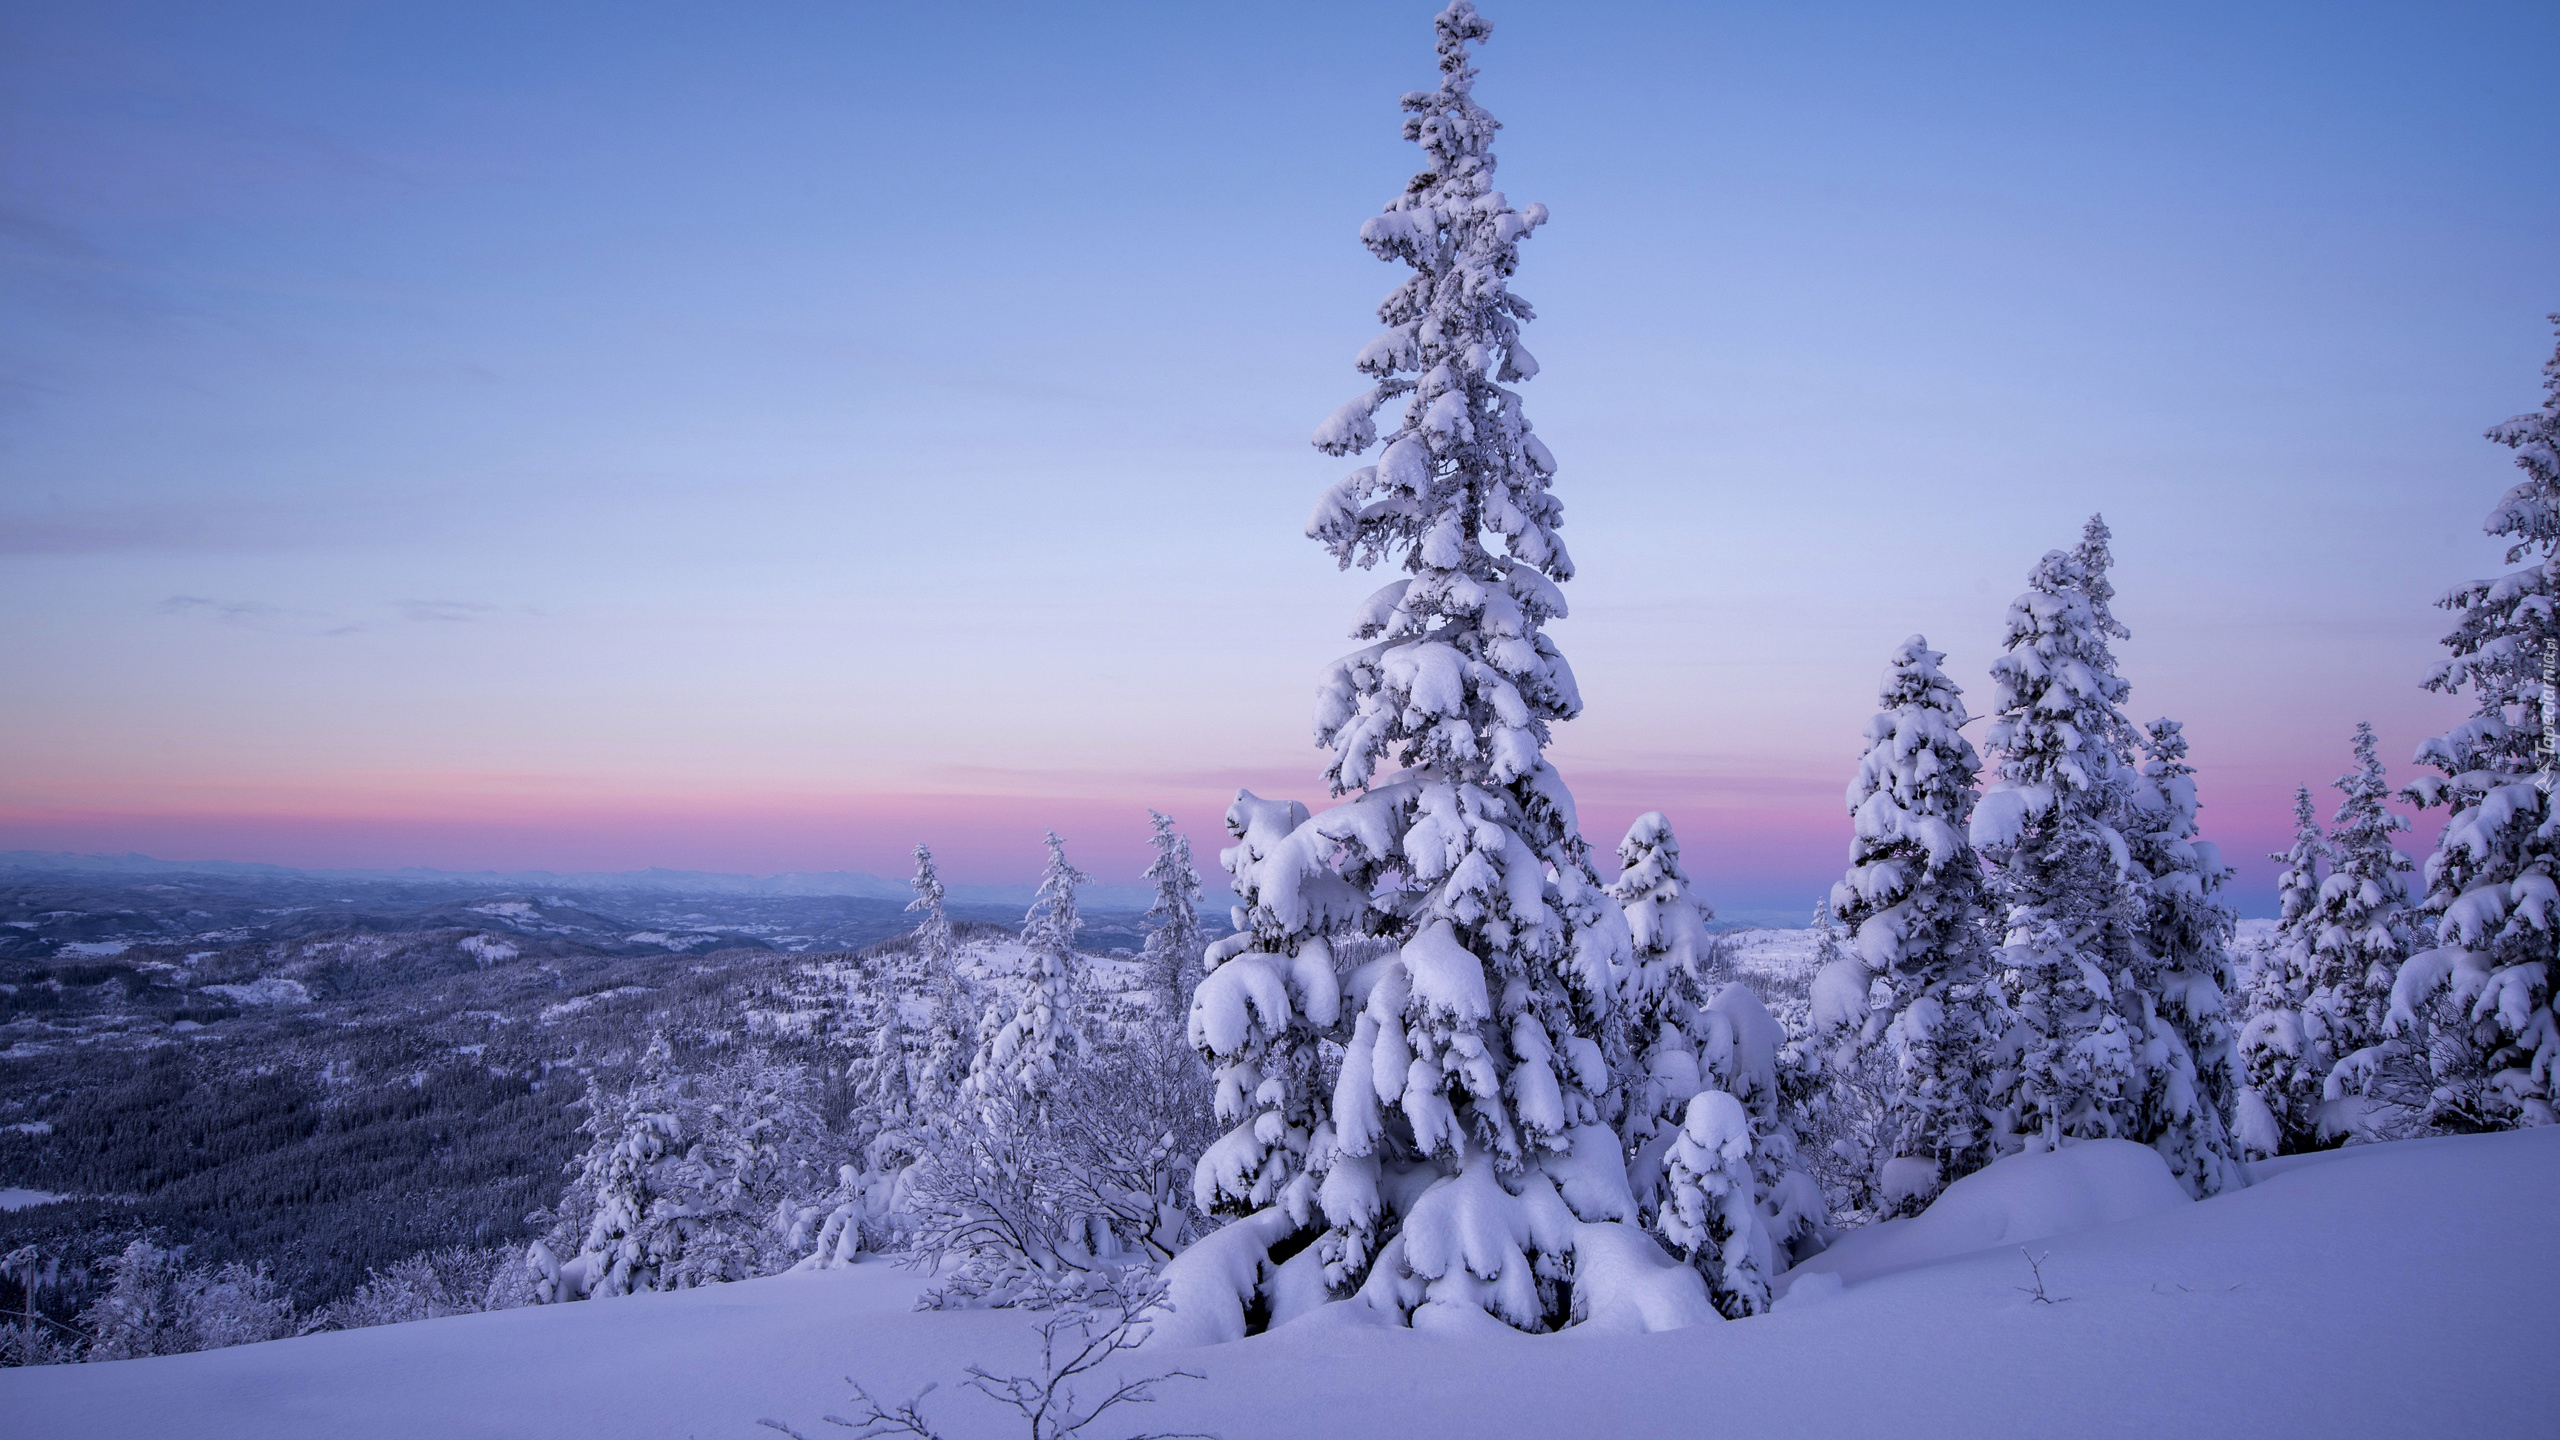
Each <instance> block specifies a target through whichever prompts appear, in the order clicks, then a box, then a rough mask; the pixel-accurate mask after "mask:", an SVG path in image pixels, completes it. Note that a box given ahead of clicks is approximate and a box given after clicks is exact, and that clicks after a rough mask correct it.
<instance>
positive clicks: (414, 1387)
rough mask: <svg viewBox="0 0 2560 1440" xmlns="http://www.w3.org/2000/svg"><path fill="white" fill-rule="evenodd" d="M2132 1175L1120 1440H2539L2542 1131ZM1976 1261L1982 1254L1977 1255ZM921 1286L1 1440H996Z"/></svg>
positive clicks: (2041, 1185) (510, 1340)
mask: <svg viewBox="0 0 2560 1440" xmlns="http://www.w3.org/2000/svg"><path fill="white" fill-rule="evenodd" d="M2130 1148H2131V1147H2112V1146H2103V1145H2092V1146H2084V1147H2076V1149H2077V1150H2079V1151H2083V1152H2086V1159H2085V1161H2084V1160H2079V1159H2074V1158H2073V1152H2065V1154H2064V1156H2062V1157H2059V1159H2053V1158H2043V1159H2036V1160H2033V1161H2031V1162H2030V1163H2026V1164H2018V1163H2015V1162H2006V1161H2004V1162H2002V1165H2001V1166H1998V1167H1994V1170H1993V1171H1992V1172H1989V1173H1988V1174H1986V1175H1985V1176H1983V1177H1981V1178H1980V1180H1979V1181H1978V1182H1968V1185H1969V1187H1970V1188H1969V1189H1967V1188H1966V1187H1959V1189H1960V1190H1962V1191H1963V1192H1964V1198H1963V1201H1962V1206H1961V1209H1962V1212H1963V1213H1962V1214H1956V1213H1955V1212H1954V1211H1952V1210H1951V1211H1950V1212H1949V1213H1948V1214H1947V1215H1945V1216H1942V1217H1940V1218H1939V1219H1938V1220H1937V1221H1935V1222H1934V1223H1933V1222H1932V1220H1931V1217H1929V1216H1923V1217H1920V1218H1919V1219H1917V1220H1914V1221H1911V1222H1906V1225H1905V1227H1904V1229H1903V1230H1901V1231H1899V1232H1888V1231H1885V1230H1881V1229H1880V1230H1879V1231H1877V1232H1875V1233H1874V1235H1873V1237H1872V1238H1868V1239H1863V1240H1854V1239H1853V1240H1852V1241H1850V1242H1847V1244H1846V1245H1844V1246H1843V1247H1842V1248H1841V1249H1840V1250H1839V1251H1838V1252H1836V1253H1835V1255H1834V1256H1833V1257H1832V1261H1833V1265H1832V1268H1833V1271H1834V1272H1836V1273H1839V1274H1845V1275H1847V1276H1848V1283H1847V1285H1846V1287H1845V1288H1841V1287H1840V1284H1839V1281H1838V1280H1836V1279H1834V1278H1832V1276H1831V1274H1829V1273H1826V1274H1823V1275H1821V1276H1820V1277H1819V1278H1811V1279H1809V1278H1808V1277H1807V1276H1804V1275H1800V1276H1798V1277H1796V1287H1797V1293H1795V1294H1792V1295H1791V1296H1790V1297H1789V1300H1788V1302H1787V1303H1786V1304H1785V1305H1784V1307H1783V1308H1782V1309H1780V1310H1779V1311H1778V1312H1777V1313H1775V1314H1772V1315H1768V1316H1764V1317H1761V1318H1758V1319H1752V1320H1744V1321H1736V1322H1731V1323H1725V1324H1717V1325H1711V1326H1706V1327H1701V1328H1698V1329H1692V1330H1685V1331H1676V1332H1672V1333H1667V1334H1657V1335H1642V1336H1630V1335H1599V1334H1574V1333H1567V1334H1565V1335H1562V1336H1550V1337H1530V1336H1517V1335H1507V1334H1506V1335H1498V1336H1488V1337H1483V1338H1471V1339H1466V1340H1454V1339H1447V1338H1436V1337H1433V1336H1429V1335H1421V1334H1415V1333H1412V1332H1409V1331H1386V1330H1378V1329H1371V1328H1365V1327H1348V1326H1344V1325H1340V1324H1327V1323H1324V1318H1325V1317H1322V1316H1319V1317H1311V1318H1310V1320H1309V1321H1307V1322H1302V1323H1301V1324H1300V1325H1297V1326H1292V1327H1283V1328H1282V1329H1281V1330H1279V1331H1277V1332H1274V1333H1272V1334H1270V1335H1266V1336H1262V1337H1259V1338H1256V1339H1252V1340H1247V1341H1242V1342H1240V1343H1237V1344H1232V1345H1225V1346H1219V1347H1214V1348H1209V1349H1200V1350H1188V1351H1178V1352H1172V1353H1168V1354H1161V1355H1151V1356H1145V1357H1141V1359H1142V1361H1145V1360H1152V1361H1154V1362H1155V1363H1156V1364H1158V1365H1160V1366H1168V1367H1169V1366H1171V1365H1175V1364H1179V1365H1181V1366H1183V1367H1185V1368H1189V1369H1193V1370H1198V1371H1201V1372H1203V1373H1205V1374H1206V1375H1207V1377H1208V1378H1207V1379H1206V1380H1205V1381H1203V1382H1197V1383H1194V1382H1183V1381H1176V1382H1174V1383H1173V1384H1172V1386H1171V1387H1169V1389H1168V1390H1167V1393H1166V1400H1165V1403H1163V1404H1161V1405H1159V1406H1157V1407H1155V1408H1154V1410H1153V1411H1152V1412H1135V1413H1133V1414H1132V1416H1131V1419H1132V1422H1133V1423H1132V1424H1131V1425H1130V1426H1129V1427H1127V1428H1128V1429H1138V1428H1148V1429H1194V1430H1213V1431H1216V1432H1218V1433H1220V1434H1222V1435H1224V1436H1225V1437H1226V1440H1249V1437H1257V1436H1292V1435H1310V1436H1316V1435H1321V1436H1327V1437H1337V1436H1356V1435H1379V1434H1387V1435H1394V1434H1402V1435H1411V1436H1438V1435H1470V1436H1476V1435H1480V1436H1513V1435H1518V1436H1540V1437H1554V1436H1562V1435H1574V1436H1581V1435H1647V1434H1679V1435H1749V1436H1754V1437H1765V1436H1808V1437H1810V1436H1840V1435H1862V1434H1863V1435H1893V1436H1896V1437H1934V1436H1975V1435H1986V1434H2010V1433H2028V1432H2033V1433H2037V1434H2050V1435H2069V1436H2128V1437H2131V1436H2141V1437H2145V1440H2153V1437H2159V1436H2164V1435H2175V1436H2180V1437H2194V1436H2251V1437H2259V1436H2276V1437H2284V1436H2315V1435H2316V1436H2324V1437H2328V1436H2447V1435H2465V1434H2478V1435H2489V1434H2502V1435H2520V1434H2529V1433H2550V1426H2551V1425H2552V1423H2553V1416H2552V1409H2551V1396H2552V1393H2553V1392H2552V1387H2551V1378H2550V1370H2549V1357H2550V1356H2551V1355H2552V1354H2553V1353H2554V1352H2555V1348H2560V1310H2555V1309H2554V1307H2552V1306H2551V1305H2550V1304H2549V1303H2548V1290H2549V1286H2550V1284H2551V1281H2552V1277H2554V1276H2555V1275H2560V1227H2554V1226H2553V1225H2552V1224H2551V1220H2550V1198H2549V1197H2550V1196H2552V1195H2553V1194H2555V1193H2560V1129H2551V1130H2538V1131H2527V1132H2523V1133H2518V1134H2508V1135H2494V1136H2465V1137H2454V1138H2447V1139H2436V1140H2419V1141H2408V1142H2402V1143H2399V1144H2394V1145H2379V1146H2368V1147H2360V1148H2357V1149H2353V1150H2347V1151H2342V1152H2336V1153H2332V1154H2328V1155H2320V1156H2312V1157H2304V1158H2297V1159H2292V1160H2286V1161H2280V1162H2276V1163H2274V1164H2273V1165H2270V1166H2268V1167H2265V1169H2264V1171H2263V1172H2262V1173H2263V1178H2262V1181H2261V1183H2260V1184H2258V1185H2256V1186H2255V1187H2253V1188H2251V1189H2249V1190H2246V1191H2243V1192H2240V1193H2237V1194H2233V1195H2228V1196H2224V1197H2221V1198H2218V1199H2214V1200H2209V1201H2206V1202H2204V1203H2202V1204H2188V1203H2184V1202H2182V1201H2178V1200H2176V1199H2174V1198H2164V1197H2163V1196H2162V1195H2161V1194H2160V1193H2159V1192H2158V1191H2157V1189H2156V1187H2147V1186H2146V1185H2145V1184H2144V1177H2142V1176H2141V1175H2140V1174H2138V1173H2137V1168H2138V1167H2137V1168H2128V1165H2127V1157H2126V1156H2125V1155H2124V1153H2123V1152H2124V1151H2125V1150H2129V1149H2130ZM2160 1178H2162V1179H2165V1176H2162V1177H2160ZM1957 1193H1958V1192H1957V1191H1951V1192H1950V1196H1951V1197H1954V1196H1955V1195H1956V1194H1957ZM2109 1214H2113V1215H2117V1216H2122V1217H2126V1218H2118V1219H2114V1220H2112V1221H2108V1220H2106V1219H2105V1218H2104V1217H2105V1216H2107V1215H2109ZM2055 1225H2061V1226H2065V1227H2071V1226H2078V1227H2080V1228H2066V1229H2064V1230H2063V1231H2062V1232H2061V1233H2052V1231H2051V1229H2050V1227H2052V1226H2055ZM2037 1232H2042V1233H2041V1238H2037V1239H2035V1240H2034V1241H2033V1244H2032V1248H2033V1249H2034V1250H2035V1251H2037V1252H2038V1253H2040V1254H2042V1253H2044V1252H2050V1257H2051V1258H2049V1259H2047V1260H2046V1261H2045V1262H2044V1272H2045V1277H2046V1279H2047V1281H2048V1283H2049V1285H2050V1287H2051V1293H2052V1294H2053V1295H2055V1296H2057V1297H2063V1298H2062V1299H2061V1303H2058V1304H2054V1305H2038V1304H2035V1303H2034V1302H2032V1301H2031V1300H2029V1299H2028V1298H2027V1297H2026V1296H2025V1295H2023V1294H2021V1293H2020V1291H2019V1289H2018V1288H2017V1287H2019V1286H2021V1285H2023V1284H2025V1283H2026V1282H2027V1281H2028V1278H2029V1276H2028V1272H2027V1267H2026V1264H2025V1262H2024V1261H2023V1259H2022V1258H2021V1257H2020V1255H2019V1253H2018V1249H2017V1247H2016V1245H2015V1244H2013V1243H2009V1242H2010V1241H2012V1240H2014V1239H2017V1238H2021V1237H2023V1236H2024V1235H2026V1234H2029V1233H2037ZM1987 1237H2001V1238H1999V1239H1998V1240H1997V1241H1996V1242H1995V1243H1993V1244H1992V1245H1991V1248H1988V1249H1972V1250H1967V1248H1966V1247H1968V1246H1971V1245H1974V1244H1978V1243H1981V1242H1983V1241H1984V1240H1985V1239H1986V1238H1987ZM1861 1251H1863V1252H1864V1253H1863V1254H1861ZM1950 1252H1953V1253H1950ZM1823 1269H1824V1267H1823V1264H1822V1262H1821V1261H1820V1260H1817V1261H1815V1262H1813V1263H1811V1264H1809V1265H1808V1266H1807V1267H1806V1270H1807V1272H1809V1273H1810V1272H1817V1271H1822V1270H1823ZM916 1288H917V1280H916V1278H915V1277H914V1276H912V1275H910V1274H908V1273H907V1272H904V1271H901V1270H898V1269H896V1268H894V1267H892V1266H888V1265H864V1266H858V1267H855V1268H853V1269H850V1270H844V1271H835V1272H827V1273H819V1274H808V1275H788V1276H781V1277H777V1278H774V1279H770V1280H755V1281H749V1282H746V1283H743V1284H738V1285H728V1286H719V1287H714V1288H712V1289H709V1290H701V1291H695V1292H691V1293H688V1294H678V1295H662V1296H638V1297H633V1298H630V1299H622V1300H607V1301H595V1302H590V1303H586V1304H581V1305H570V1306H562V1307H558V1308H555V1309H545V1310H515V1311H504V1312H499V1313H495V1314H487V1315H470V1316H460V1317H456V1318H453V1319H449V1320H432V1321H426V1322H422V1323H418V1324H411V1325H396V1326H386V1327H383V1328H380V1329H373V1330H359V1331H350V1332H345V1333H340V1334H334V1335H322V1336H314V1337H311V1338H308V1339H302V1340H285V1341H277V1342H274V1343H271V1344H266V1345H251V1346H244V1347H241V1348H238V1349H232V1350H219V1351H209V1352H205V1353H201V1354H194V1355H180V1356H173V1357H170V1358H166V1359H156V1360H135V1361H123V1362H118V1363H110V1364H98V1365H74V1366H63V1367H57V1368H48V1369H37V1370H12V1371H6V1372H0V1434H6V1435H9V1436H29V1437H33V1436H69V1435H81V1436H100V1437H114V1436H136V1437H142V1436H149V1437H196V1436H208V1437H209V1436H224V1437H252V1436H255V1437H295V1436H312V1437H320V1436H343V1435H357V1434H361V1435H366V1436H369V1437H376V1440H406V1437H424V1436H460V1437H468V1436H527V1437H547V1436H561V1437H568V1436H579V1437H585V1436H594V1435H622V1436H670V1437H675V1436H701V1437H712V1436H732V1437H740V1440H746V1437H750V1436H753V1435H758V1434H762V1435H771V1434H772V1433H773V1432H771V1431H759V1430H756V1429H755V1428H754V1421H755V1420H756V1419H757V1418H758V1417H761V1416H766V1415H772V1416H778V1417H780V1418H783V1419H785V1420H788V1421H790V1422H791V1423H793V1424H794V1425H797V1426H799V1427H800V1428H802V1429H804V1430H809V1431H811V1432H812V1433H834V1432H832V1430H831V1427H826V1426H824V1425H822V1424H820V1423H819V1419H818V1417H819V1416H820V1415H822V1414H823V1413H825V1412H827V1411H830V1410H836V1411H841V1410H842V1409H844V1408H845V1407H844V1395H845V1392H844V1387H843V1386H842V1384H841V1383H840V1381H839V1379H838V1377H840V1376H842V1375H844V1374H847V1373H853V1374H857V1375H859V1376H861V1377H862V1378H863V1379H864V1380H866V1381H868V1382H871V1383H872V1384H873V1385H874V1386H875V1388H877V1389H881V1390H883V1391H885V1392H888V1393H891V1394H894V1395H898V1396H903V1395H905V1394H907V1393H910V1392H912V1391H913V1390H914V1389H915V1388H916V1387H918V1386H921V1385H922V1384H924V1383H925V1382H926V1381H928V1380H940V1381H942V1382H943V1389H942V1390H941V1391H938V1392H937V1393H936V1394H935V1395H934V1396H933V1397H932V1399H931V1400H930V1401H929V1402H928V1404H927V1410H928V1413H929V1414H932V1415H935V1416H936V1417H938V1418H940V1419H943V1420H945V1421H947V1424H946V1429H947V1432H948V1433H949V1434H950V1435H951V1436H952V1440H965V1437H974V1436H981V1435H985V1436H992V1435H998V1434H1011V1433H1015V1432H1014V1431H1010V1430H1006V1429H1004V1428H1002V1427H999V1426H996V1425H994V1424H993V1423H992V1417H990V1416H988V1415H987V1414H986V1412H985V1410H984V1409H983V1407H982V1406H980V1405H979V1403H978V1402H975V1401H973V1400H972V1399H970V1398H969V1397H967V1396H965V1395H955V1394H953V1393H951V1392H952V1388H953V1387H952V1385H951V1383H950V1382H952V1381H953V1380H955V1379H957V1378H958V1372H959V1370H960V1367H961V1366H962V1365H964V1364H966V1363H968V1362H969V1361H971V1360H976V1361H979V1362H982V1363H985V1364H988V1365H990V1366H992V1367H994V1368H996V1369H998V1370H999V1371H1002V1370H1004V1369H1006V1368H1007V1367H1019V1366H1021V1365H1023V1364H1024V1362H1025V1360H1026V1359H1027V1357H1028V1354H1029V1351H1030V1346H1029V1344H1028V1343H1027V1342H1028V1338H1029V1336H1028V1326H1027V1323H1026V1321H1025V1319H1024V1318H1023V1317H1021V1316H1018V1315H1009V1314H1004V1313H1001V1312H976V1313H960V1314H921V1315H920V1314H914V1313H911V1312H909V1311H908V1310H907V1308H906V1307H907V1305H908V1304H909V1303H910V1300H911V1297H912V1295H913V1294H914V1292H915V1290H916ZM1826 1291H1827V1292H1830V1293H1828V1294H1824V1293H1821V1292H1826ZM1105 1433H1107V1434H1114V1435H1116V1434H1122V1433H1126V1430H1111V1431H1107V1432H1105Z"/></svg>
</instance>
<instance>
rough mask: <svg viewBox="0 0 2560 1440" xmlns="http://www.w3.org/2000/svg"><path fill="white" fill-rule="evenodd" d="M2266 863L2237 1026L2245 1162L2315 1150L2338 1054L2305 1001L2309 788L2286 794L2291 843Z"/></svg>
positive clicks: (2321, 848)
mask: <svg viewBox="0 0 2560 1440" xmlns="http://www.w3.org/2000/svg"><path fill="white" fill-rule="evenodd" d="M2267 858H2269V859H2271V860H2273V861H2275V862H2276V864H2277V865H2278V866H2280V867H2281V868H2280V869H2278V870H2277V871H2276V930H2275V934H2274V936H2273V937H2272V938H2271V940H2270V941H2269V943H2268V945H2267V948H2266V950H2265V952H2264V953H2263V954H2262V956H2261V957H2260V960H2259V963H2258V968H2257V972H2256V973H2255V974H2253V975H2251V976H2250V977H2249V1016H2248V1019H2247V1021H2246V1022H2245V1023H2244V1024H2243V1025H2242V1026H2241V1027H2240V1043H2239V1055H2240V1069H2241V1077H2242V1080H2243V1086H2242V1090H2241V1094H2240V1096H2239V1109H2238V1115H2237V1118H2236V1120H2235V1121H2234V1124H2233V1127H2232V1128H2233V1132H2234V1138H2236V1139H2237V1140H2238V1141H2239V1143H2240V1147H2241V1149H2242V1150H2243V1151H2244V1152H2245V1153H2247V1154H2250V1155H2254V1156H2268V1155H2294V1154H2299V1153H2301V1152H2303V1151H2305V1150H2314V1149H2318V1148H2320V1144H2319V1130H2320V1116H2319V1111H2320V1088H2321V1085H2322V1083H2323V1082H2325V1081H2326V1080H2327V1079H2328V1078H2329V1069H2330V1067H2331V1066H2334V1065H2335V1064H2336V1063H2337V1062H2338V1058H2339V1057H2338V1055H2337V1054H2336V1053H2334V1052H2331V1051H2329V1050H2328V1049H2327V1047H2326V1045H2325V1041H2326V1038H2327V1027H2326V1025H2325V1024H2324V1023H2323V1021H2324V1019H2325V1017H2324V1016H2323V1015H2322V1014H2321V1013H2320V1008H2319V1006H2318V1005H2317V1004H2316V1003H2315V1002H2314V1001H2313V999H2312V990H2313V982H2312V979H2311V973H2312V970H2313V957H2312V953H2311V946H2312V941H2313V938H2314V921H2313V912H2314V911H2315V910H2316V909H2317V908H2318V907H2319V903H2320V879H2321V876H2320V870H2321V867H2322V866H2323V865H2324V864H2326V863H2327V862H2328V860H2329V839H2328V837H2327V836H2326V835H2325V834H2323V833H2322V832H2321V829H2320V812H2319V811H2318V809H2317V808H2315V807H2314V806H2313V805H2312V803H2311V787H2310V786H2308V785H2305V786H2302V787H2300V788H2298V789H2297V790H2295V791H2294V795H2293V844H2292V845H2291V846H2289V847H2287V848H2285V849H2283V850H2281V851H2278V852H2276V853H2275V854H2273V855H2270V856H2268V857H2267Z"/></svg>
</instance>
